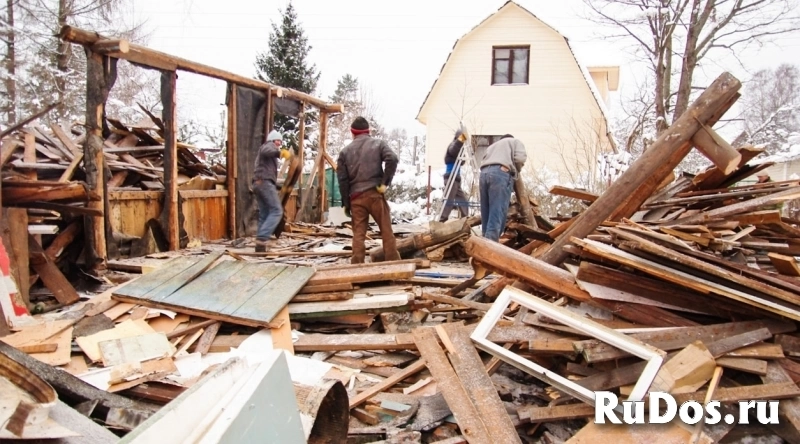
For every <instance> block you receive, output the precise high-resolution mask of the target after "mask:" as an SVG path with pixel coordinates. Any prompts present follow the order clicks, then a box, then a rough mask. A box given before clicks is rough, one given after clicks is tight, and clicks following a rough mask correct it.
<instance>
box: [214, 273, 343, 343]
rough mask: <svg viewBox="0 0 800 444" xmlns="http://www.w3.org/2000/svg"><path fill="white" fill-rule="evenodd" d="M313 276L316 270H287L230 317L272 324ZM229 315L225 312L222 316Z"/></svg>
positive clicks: (231, 313)
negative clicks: (264, 321)
mask: <svg viewBox="0 0 800 444" xmlns="http://www.w3.org/2000/svg"><path fill="white" fill-rule="evenodd" d="M313 274H314V269H313V268H310V267H298V268H290V269H288V270H285V271H283V272H282V273H281V274H279V275H278V276H276V277H275V279H273V280H272V281H270V282H269V283H268V284H267V285H265V286H264V287H262V288H261V289H259V290H258V291H257V292H255V293H253V295H252V296H251V297H250V299H249V300H247V302H245V303H244V304H243V305H242V306H241V307H238V308H236V309H235V311H232V312H230V315H231V316H233V317H236V318H258V319H262V320H267V321H270V323H272V322H271V321H272V320H273V319H274V318H275V317H276V316H277V315H278V313H279V312H280V311H281V310H283V308H284V307H285V306H286V304H288V303H289V301H291V300H292V298H293V297H294V296H295V295H296V294H297V292H298V291H299V290H300V289H301V288H303V286H304V285H305V284H306V282H307V281H308V280H309V278H310V277H311V276H312V275H313ZM345 302H347V301H345ZM228 313H229V312H225V311H223V312H222V313H221V314H223V315H224V314H228ZM289 313H291V309H290V310H289ZM287 320H288V318H287ZM277 327H280V325H275V327H273V328H277Z"/></svg>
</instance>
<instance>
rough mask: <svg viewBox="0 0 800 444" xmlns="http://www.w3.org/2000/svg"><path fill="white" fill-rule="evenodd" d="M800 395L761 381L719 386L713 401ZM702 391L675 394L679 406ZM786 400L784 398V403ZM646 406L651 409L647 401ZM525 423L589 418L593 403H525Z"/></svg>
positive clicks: (522, 410)
mask: <svg viewBox="0 0 800 444" xmlns="http://www.w3.org/2000/svg"><path fill="white" fill-rule="evenodd" d="M798 394H800V390H798V389H797V386H796V385H795V386H794V387H793V386H792V384H789V383H777V384H762V385H751V386H740V387H720V388H718V389H716V390H715V391H714V400H715V401H720V402H721V403H733V402H738V401H742V400H748V401H749V400H753V401H761V400H776V399H778V400H779V399H789V398H793V397H795V396H797V395H798ZM703 395H704V394H703V393H682V394H677V395H675V396H674V398H675V401H676V402H677V404H678V405H682V404H683V403H685V402H689V401H698V402H702V401H703ZM784 402H786V401H782V402H781V404H783V403H784ZM645 408H649V406H648V405H647V403H645ZM517 414H518V415H519V417H520V420H522V421H523V422H532V423H540V422H550V421H560V420H566V419H577V418H588V417H592V416H594V406H591V405H588V404H583V403H581V404H568V405H554V406H550V407H533V406H525V407H520V408H519V409H517Z"/></svg>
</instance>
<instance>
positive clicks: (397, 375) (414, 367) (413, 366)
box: [295, 344, 425, 409]
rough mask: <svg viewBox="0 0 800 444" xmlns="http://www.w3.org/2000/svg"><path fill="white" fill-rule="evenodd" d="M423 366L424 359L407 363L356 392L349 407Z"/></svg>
mask: <svg viewBox="0 0 800 444" xmlns="http://www.w3.org/2000/svg"><path fill="white" fill-rule="evenodd" d="M295 350H297V346H296V344H295ZM424 368H425V360H424V359H420V360H418V361H416V362H414V363H413V364H411V365H409V366H408V367H406V368H404V369H403V370H401V371H399V372H397V373H395V374H394V375H392V376H390V377H388V378H386V379H384V380H383V381H381V382H379V383H377V384H375V385H373V386H372V387H370V388H368V389H366V390H364V391H363V392H361V393H359V394H357V395H356V396H354V397H353V398H352V399H351V400H350V408H351V409H353V408H356V407H358V406H359V405H361V404H363V403H364V402H366V400H367V399H369V398H371V397H373V396H375V395H376V394H378V393H380V392H382V391H384V390H386V389H388V388H390V387H392V386H393V385H395V384H397V383H398V382H400V381H402V380H403V379H406V378H408V377H409V376H413V375H415V374H417V373H419V372H421V371H422V370H423V369H424Z"/></svg>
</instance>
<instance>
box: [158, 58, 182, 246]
mask: <svg viewBox="0 0 800 444" xmlns="http://www.w3.org/2000/svg"><path fill="white" fill-rule="evenodd" d="M177 80H178V73H177V72H175V71H162V72H161V103H162V104H163V105H164V109H163V110H162V111H161V119H162V120H163V121H164V210H163V211H162V213H161V214H162V220H163V221H164V223H165V226H164V227H163V228H164V229H165V230H166V231H167V240H168V242H169V249H170V250H179V249H180V248H181V245H180V241H181V239H180V224H179V220H178V119H177V117H178V115H177V108H176V106H175V93H176V86H177ZM163 216H166V217H163Z"/></svg>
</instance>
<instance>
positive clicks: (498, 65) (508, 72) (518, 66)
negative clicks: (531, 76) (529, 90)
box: [492, 46, 531, 85]
mask: <svg viewBox="0 0 800 444" xmlns="http://www.w3.org/2000/svg"><path fill="white" fill-rule="evenodd" d="M530 51H531V47H530V46H495V47H493V48H492V85H512V84H524V85H527V84H528V65H529V63H528V60H529V57H528V56H529V55H530Z"/></svg>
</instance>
